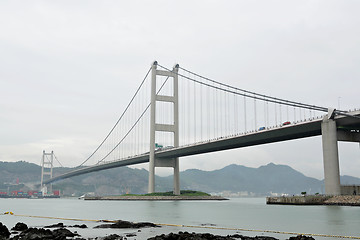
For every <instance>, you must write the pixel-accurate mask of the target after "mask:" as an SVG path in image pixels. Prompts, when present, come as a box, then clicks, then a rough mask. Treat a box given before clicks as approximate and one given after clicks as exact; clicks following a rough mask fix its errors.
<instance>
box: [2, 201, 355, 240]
mask: <svg viewBox="0 0 360 240" xmlns="http://www.w3.org/2000/svg"><path fill="white" fill-rule="evenodd" d="M7 211H11V212H14V214H19V215H34V216H51V217H63V218H77V219H94V220H100V219H107V220H117V219H121V220H128V221H134V222H142V221H149V222H154V223H169V224H180V225H194V226H200V225H202V224H206V225H209V226H212V225H215V226H216V227H226V228H242V229H258V230H275V231H285V232H296V233H318V234H331V235H343V236H358V237H359V236H360V207H340V206H283V205H266V204H265V198H234V199H230V200H229V201H84V200H78V199H0V212H1V213H2V212H7ZM0 222H2V223H3V224H5V225H6V226H7V227H8V228H11V227H13V226H14V225H15V224H16V223H17V222H24V223H26V224H28V225H29V226H32V227H42V226H44V225H50V224H54V223H58V222H63V223H64V224H66V225H75V224H83V223H85V224H86V225H87V226H88V227H89V229H84V230H83V229H72V230H73V231H78V232H79V233H80V234H81V235H82V236H83V237H96V236H105V235H106V234H110V233H117V234H119V235H123V234H126V233H136V234H137V236H136V237H134V238H128V239H146V238H147V237H151V236H155V235H157V234H161V233H168V232H178V231H189V232H211V233H214V234H219V235H227V234H235V233H240V234H243V235H247V236H256V235H267V236H274V237H276V238H279V239H287V238H289V237H290V236H292V235H280V234H270V233H259V232H247V231H235V230H212V229H201V228H183V227H162V228H159V229H154V228H151V229H142V230H141V232H137V230H129V229H127V230H120V229H110V230H109V229H92V227H94V226H96V225H99V223H96V222H85V221H84V222H75V221H68V220H58V219H46V218H29V217H21V216H9V215H0ZM315 239H336V238H323V237H315Z"/></svg>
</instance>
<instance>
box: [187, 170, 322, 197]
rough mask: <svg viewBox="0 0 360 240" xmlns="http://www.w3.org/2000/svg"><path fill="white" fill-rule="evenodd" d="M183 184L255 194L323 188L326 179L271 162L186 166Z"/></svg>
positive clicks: (211, 189)
mask: <svg viewBox="0 0 360 240" xmlns="http://www.w3.org/2000/svg"><path fill="white" fill-rule="evenodd" d="M181 183H182V186H186V188H189V189H193V190H200V189H201V190H202V191H205V192H223V191H229V192H249V193H253V194H255V195H268V194H270V193H271V192H273V193H288V194H298V193H300V192H303V191H306V192H308V193H316V192H321V188H322V183H321V181H320V180H317V179H315V178H310V177H306V176H305V175H303V174H302V173H300V172H298V171H296V170H294V169H292V168H291V167H289V166H286V165H275V164H273V163H270V164H268V165H266V166H261V167H259V168H250V167H245V166H241V165H235V164H232V165H229V166H227V167H224V168H222V169H220V170H215V171H211V172H206V171H201V170H194V169H192V170H186V171H184V172H182V173H181Z"/></svg>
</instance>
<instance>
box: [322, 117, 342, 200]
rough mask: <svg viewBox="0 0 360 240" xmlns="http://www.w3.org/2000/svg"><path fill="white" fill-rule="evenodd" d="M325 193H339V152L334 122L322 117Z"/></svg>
mask: <svg viewBox="0 0 360 240" xmlns="http://www.w3.org/2000/svg"><path fill="white" fill-rule="evenodd" d="M321 133H322V146H323V160H324V176H325V180H324V181H325V194H326V195H340V194H341V190H340V170H339V152H338V143H337V130H336V122H335V121H334V120H332V119H328V117H327V116H325V117H324V119H323V121H322V123H321Z"/></svg>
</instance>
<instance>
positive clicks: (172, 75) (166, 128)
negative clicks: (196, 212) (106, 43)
mask: <svg viewBox="0 0 360 240" xmlns="http://www.w3.org/2000/svg"><path fill="white" fill-rule="evenodd" d="M178 70H179V65H178V64H176V65H175V66H174V68H173V70H172V71H171V72H169V71H163V70H157V62H156V61H155V62H154V63H153V65H152V75H151V113H150V159H149V188H148V192H149V193H153V192H154V191H155V167H172V168H173V169H174V194H175V195H180V173H179V158H171V159H159V158H156V157H155V144H156V141H155V136H156V134H155V133H156V132H158V131H162V132H171V133H173V137H174V139H173V142H174V147H178V146H179V95H178V74H177V73H178ZM157 76H166V77H169V79H172V80H173V94H172V95H171V96H168V95H160V94H157V92H156V91H157V88H156V86H157V85H156V84H157V82H156V77H157ZM157 102H169V103H172V104H173V123H172V124H163V123H157V121H156V103H157Z"/></svg>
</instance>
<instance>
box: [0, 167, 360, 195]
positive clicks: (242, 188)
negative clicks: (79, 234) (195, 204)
mask: <svg viewBox="0 0 360 240" xmlns="http://www.w3.org/2000/svg"><path fill="white" fill-rule="evenodd" d="M70 170H72V169H71V168H54V175H55V176H56V175H59V174H61V173H64V172H68V171H70ZM40 174H41V167H40V166H38V165H36V164H32V163H27V162H24V161H22V162H15V163H13V162H0V191H7V190H10V191H11V190H23V191H28V190H34V189H39V185H40ZM17 179H19V184H17V183H16V182H17ZM180 181H181V182H180V184H181V189H191V190H200V191H205V192H209V193H221V192H228V193H239V192H241V193H243V194H244V193H245V194H246V193H248V194H249V195H261V196H263V195H269V194H271V193H287V194H299V193H301V192H304V191H305V192H307V193H309V194H311V193H312V194H314V193H317V192H319V193H323V192H324V183H323V181H320V180H318V179H315V178H311V177H307V176H305V175H304V174H302V173H300V172H298V171H296V170H294V169H293V168H291V167H289V166H286V165H277V164H273V163H269V164H267V165H265V166H261V167H258V168H250V167H245V166H241V165H236V164H232V165H229V166H226V167H224V168H222V169H219V170H214V171H202V170H198V169H189V170H186V171H183V172H181V173H180ZM155 183H156V187H155V188H156V191H171V190H172V184H173V177H172V176H169V177H159V176H156V180H155ZM341 183H342V184H345V185H352V184H358V185H360V178H356V177H351V176H342V177H341ZM147 187H148V171H147V170H145V169H132V168H128V167H121V168H115V169H109V170H104V171H100V172H95V173H90V174H85V175H82V176H77V177H73V178H70V179H66V180H63V181H59V182H56V183H55V184H54V186H53V188H54V189H60V190H61V191H62V193H63V194H64V195H69V196H70V195H75V196H80V195H82V194H84V193H87V192H95V193H96V194H98V195H111V194H113V195H118V194H124V193H127V192H129V193H145V192H147Z"/></svg>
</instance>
